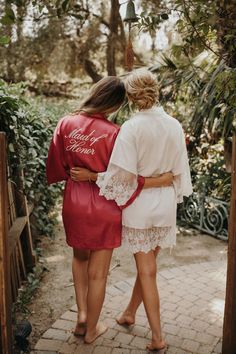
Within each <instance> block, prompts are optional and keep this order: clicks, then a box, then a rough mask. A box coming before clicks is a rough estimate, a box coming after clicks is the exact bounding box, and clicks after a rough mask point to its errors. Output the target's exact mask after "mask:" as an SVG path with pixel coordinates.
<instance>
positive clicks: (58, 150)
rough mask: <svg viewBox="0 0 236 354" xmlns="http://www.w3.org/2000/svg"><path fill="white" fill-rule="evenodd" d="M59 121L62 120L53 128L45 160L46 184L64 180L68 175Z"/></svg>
mask: <svg viewBox="0 0 236 354" xmlns="http://www.w3.org/2000/svg"><path fill="white" fill-rule="evenodd" d="M61 123H62V121H60V122H59V123H58V125H57V127H56V129H55V132H54V135H53V138H52V141H51V144H50V147H49V151H48V158H47V162H46V175H47V181H48V184H51V183H56V182H60V181H65V180H67V179H68V177H69V175H68V173H67V171H68V170H69V168H68V166H67V164H66V159H65V150H64V144H63V135H62V133H61Z"/></svg>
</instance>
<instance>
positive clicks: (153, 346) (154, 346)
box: [147, 340, 167, 351]
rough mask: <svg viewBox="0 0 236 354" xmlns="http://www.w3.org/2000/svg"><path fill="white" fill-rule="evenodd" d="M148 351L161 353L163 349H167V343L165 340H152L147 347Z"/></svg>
mask: <svg viewBox="0 0 236 354" xmlns="http://www.w3.org/2000/svg"><path fill="white" fill-rule="evenodd" d="M147 349H148V350H151V351H154V350H156V351H160V350H163V349H167V345H166V342H165V341H164V340H159V341H157V340H152V342H151V343H150V344H148V345H147Z"/></svg>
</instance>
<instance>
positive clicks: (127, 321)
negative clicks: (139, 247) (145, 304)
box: [116, 246, 161, 326]
mask: <svg viewBox="0 0 236 354" xmlns="http://www.w3.org/2000/svg"><path fill="white" fill-rule="evenodd" d="M160 249H161V248H160V247H159V246H157V248H156V249H155V251H154V254H155V258H156V257H157V255H158V253H159V251H160ZM142 301H143V299H142V290H141V285H140V280H139V275H138V274H137V277H136V280H135V284H134V288H133V292H132V295H131V299H130V302H129V304H128V306H127V307H126V309H125V311H124V312H123V313H122V315H121V316H120V317H119V318H117V319H116V321H117V323H119V324H120V325H127V326H130V325H132V324H134V323H135V315H136V312H137V309H138V307H139V306H140V304H141V303H142Z"/></svg>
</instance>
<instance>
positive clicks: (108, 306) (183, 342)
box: [31, 261, 226, 354]
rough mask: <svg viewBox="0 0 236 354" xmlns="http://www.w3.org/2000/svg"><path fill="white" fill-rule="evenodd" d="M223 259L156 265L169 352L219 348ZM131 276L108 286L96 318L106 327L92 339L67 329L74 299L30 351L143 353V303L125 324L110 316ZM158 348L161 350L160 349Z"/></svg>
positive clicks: (210, 353) (146, 338)
mask: <svg viewBox="0 0 236 354" xmlns="http://www.w3.org/2000/svg"><path fill="white" fill-rule="evenodd" d="M225 276H226V262H224V261H219V262H206V263H199V264H190V265H185V266H181V267H175V268H170V269H165V270H163V271H160V272H159V274H158V285H159V292H160V298H161V320H162V328H163V333H164V335H165V338H166V341H167V343H168V349H167V350H166V351H165V352H166V353H168V354H220V352H221V346H222V341H221V338H222V323H223V313H224V292H225ZM134 281H135V278H129V279H126V280H125V281H120V282H117V283H116V284H115V285H112V286H110V287H108V288H107V295H106V300H105V304H104V308H103V311H102V315H101V318H102V320H104V322H106V324H107V325H108V327H109V329H108V331H107V332H106V333H104V335H103V336H101V337H99V338H98V339H97V340H96V341H95V342H94V343H92V344H90V345H88V344H84V343H83V338H82V337H80V338H77V337H74V336H73V334H71V330H72V329H73V328H74V326H75V322H76V319H77V313H76V311H77V309H76V305H74V306H72V307H71V308H70V310H69V311H66V312H65V313H64V314H62V315H61V317H60V318H59V319H58V320H57V321H56V322H55V323H53V324H52V326H51V328H49V329H48V330H47V331H46V332H45V333H44V334H43V335H42V338H41V339H40V340H39V341H38V343H37V344H36V346H35V349H34V351H32V352H31V354H52V353H53V354H60V353H61V354H106V353H107V354H144V353H147V351H146V349H145V348H146V345H147V343H148V342H150V338H151V331H150V328H149V325H148V321H147V317H146V314H145V310H144V307H143V305H141V306H140V308H139V309H138V312H137V316H136V324H135V325H134V326H131V327H130V328H127V327H122V326H119V325H118V324H117V323H116V321H115V317H116V316H118V315H119V314H120V313H121V312H122V310H123V309H124V308H125V306H126V304H127V303H128V301H129V297H130V293H131V290H132V286H133V284H134ZM160 353H161V354H162V353H164V351H161V352H160Z"/></svg>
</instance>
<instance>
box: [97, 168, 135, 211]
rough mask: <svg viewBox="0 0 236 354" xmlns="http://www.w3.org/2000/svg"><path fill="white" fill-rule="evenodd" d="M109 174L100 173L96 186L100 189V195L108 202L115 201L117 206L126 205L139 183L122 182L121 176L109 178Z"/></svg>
mask: <svg viewBox="0 0 236 354" xmlns="http://www.w3.org/2000/svg"><path fill="white" fill-rule="evenodd" d="M107 175H108V172H105V173H99V174H98V177H97V181H96V184H97V185H98V187H99V188H100V191H99V195H102V196H104V197H105V198H106V199H107V200H115V201H116V203H117V205H125V204H126V202H127V201H128V200H129V199H130V197H131V196H132V195H133V193H134V191H135V190H136V188H137V181H136V180H135V182H133V183H129V182H126V181H122V180H120V176H112V177H111V178H107V177H108V176H107Z"/></svg>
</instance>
